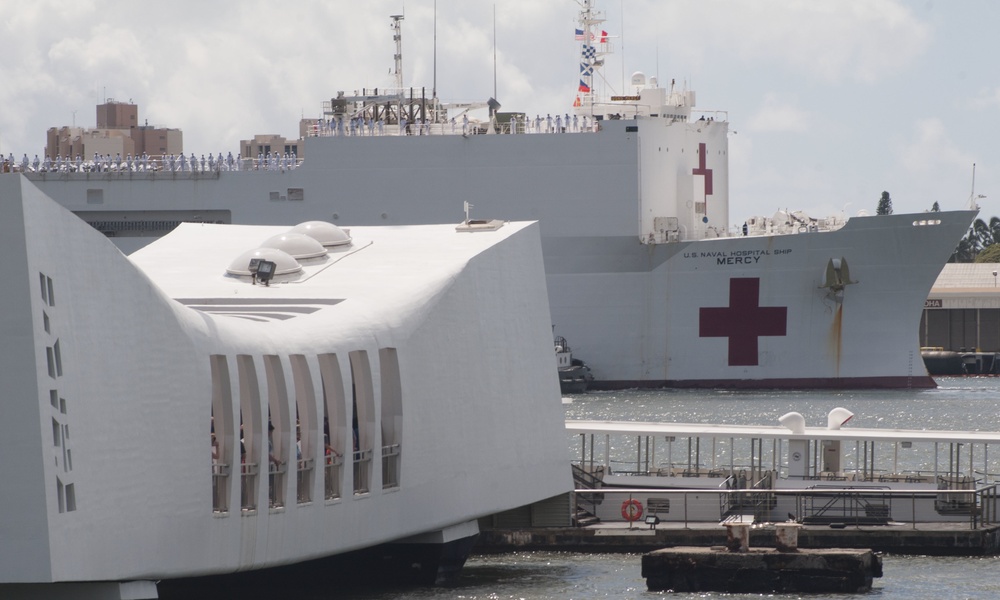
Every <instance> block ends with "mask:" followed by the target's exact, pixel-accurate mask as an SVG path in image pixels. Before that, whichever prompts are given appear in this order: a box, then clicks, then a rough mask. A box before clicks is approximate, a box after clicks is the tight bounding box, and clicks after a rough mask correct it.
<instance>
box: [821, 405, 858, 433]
mask: <svg viewBox="0 0 1000 600" xmlns="http://www.w3.org/2000/svg"><path fill="white" fill-rule="evenodd" d="M852 418H854V413H852V412H851V411H849V410H847V409H846V408H841V407H840V406H838V407H837V408H835V409H833V410H831V411H830V412H829V414H827V415H826V428H827V429H840V426H841V425H843V424H844V423H847V422H848V421H850V420H851V419H852Z"/></svg>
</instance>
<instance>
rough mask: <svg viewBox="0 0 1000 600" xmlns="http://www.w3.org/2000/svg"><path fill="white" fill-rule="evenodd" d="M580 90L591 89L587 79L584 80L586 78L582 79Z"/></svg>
mask: <svg viewBox="0 0 1000 600" xmlns="http://www.w3.org/2000/svg"><path fill="white" fill-rule="evenodd" d="M578 91H581V92H589V91H590V86H589V85H587V82H586V81H584V80H582V79H581V80H580V87H579V88H578Z"/></svg>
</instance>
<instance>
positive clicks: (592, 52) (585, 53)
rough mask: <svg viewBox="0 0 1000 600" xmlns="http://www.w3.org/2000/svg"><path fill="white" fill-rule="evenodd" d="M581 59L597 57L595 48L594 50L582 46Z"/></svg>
mask: <svg viewBox="0 0 1000 600" xmlns="http://www.w3.org/2000/svg"><path fill="white" fill-rule="evenodd" d="M583 57H584V58H589V59H592V58H596V57H597V48H594V47H593V46H584V47H583Z"/></svg>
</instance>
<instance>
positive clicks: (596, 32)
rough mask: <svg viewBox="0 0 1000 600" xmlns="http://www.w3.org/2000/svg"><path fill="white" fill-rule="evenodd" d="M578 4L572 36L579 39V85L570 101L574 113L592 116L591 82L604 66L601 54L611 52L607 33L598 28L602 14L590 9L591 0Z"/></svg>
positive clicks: (591, 5) (594, 95)
mask: <svg viewBox="0 0 1000 600" xmlns="http://www.w3.org/2000/svg"><path fill="white" fill-rule="evenodd" d="M578 3H579V4H580V7H581V10H580V17H579V19H580V21H579V22H580V25H579V27H578V28H577V30H576V39H577V41H578V42H580V85H579V86H578V87H577V101H576V102H574V103H573V106H574V107H575V110H576V112H577V113H578V114H582V115H593V114H594V105H595V104H596V103H597V92H596V90H595V89H594V82H595V80H596V79H597V78H598V77H601V78H602V79H603V76H601V75H600V70H601V68H602V67H603V66H604V57H605V56H606V55H607V54H610V53H611V44H610V43H609V42H608V34H607V32H605V31H604V30H603V29H601V28H600V25H601V23H603V22H604V13H601V12H597V11H595V10H594V0H578Z"/></svg>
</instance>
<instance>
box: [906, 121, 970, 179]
mask: <svg viewBox="0 0 1000 600" xmlns="http://www.w3.org/2000/svg"><path fill="white" fill-rule="evenodd" d="M973 162H975V159H974V158H973V156H972V155H970V154H969V153H967V152H965V151H963V150H961V149H960V148H959V147H958V146H957V145H956V144H955V143H954V142H953V141H952V140H951V138H950V137H949V135H948V130H947V128H946V127H945V124H944V121H942V120H941V119H938V118H931V119H921V120H920V121H918V122H917V123H916V124H914V132H913V138H912V139H911V140H910V141H909V142H908V143H906V144H905V145H903V146H902V147H901V148H900V149H899V163H900V165H901V166H902V167H903V168H904V169H906V170H907V171H909V172H911V173H924V172H929V171H933V170H935V169H938V168H940V167H942V166H952V167H960V168H962V169H971V167H972V163H973Z"/></svg>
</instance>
